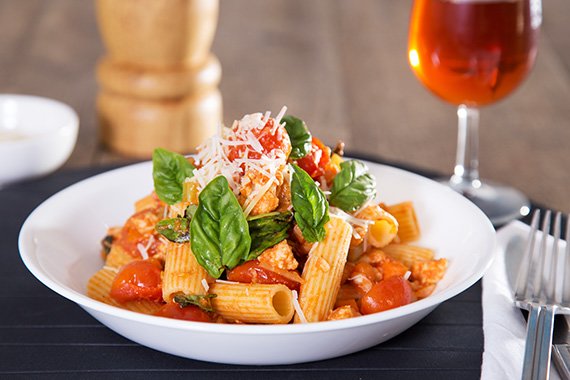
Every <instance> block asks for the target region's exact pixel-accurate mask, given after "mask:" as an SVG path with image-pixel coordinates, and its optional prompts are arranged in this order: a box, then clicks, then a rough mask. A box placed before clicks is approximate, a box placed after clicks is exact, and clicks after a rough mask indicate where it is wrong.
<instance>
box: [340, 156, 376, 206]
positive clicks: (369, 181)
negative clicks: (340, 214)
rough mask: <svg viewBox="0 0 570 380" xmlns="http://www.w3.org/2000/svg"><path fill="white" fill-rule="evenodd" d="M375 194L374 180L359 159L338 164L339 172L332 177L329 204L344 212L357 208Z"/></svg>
mask: <svg viewBox="0 0 570 380" xmlns="http://www.w3.org/2000/svg"><path fill="white" fill-rule="evenodd" d="M375 196H376V180H375V179H374V177H373V176H372V175H371V174H369V173H368V168H367V167H366V165H364V164H363V163H362V162H360V161H356V160H350V161H344V162H343V163H341V164H340V172H339V173H338V174H337V175H336V176H335V177H334V180H333V185H332V188H331V195H330V197H329V201H330V204H331V206H335V207H338V208H340V209H342V210H344V211H346V212H352V211H355V210H358V209H359V208H360V207H361V206H362V205H363V204H364V203H365V202H367V201H368V200H370V199H372V198H374V197H375Z"/></svg>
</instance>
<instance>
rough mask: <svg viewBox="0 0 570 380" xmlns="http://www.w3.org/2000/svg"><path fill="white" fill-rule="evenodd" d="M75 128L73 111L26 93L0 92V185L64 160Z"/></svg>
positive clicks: (31, 175) (48, 170)
mask: <svg viewBox="0 0 570 380" xmlns="http://www.w3.org/2000/svg"><path fill="white" fill-rule="evenodd" d="M78 129H79V118H78V117H77V114H76V113H75V111H74V110H73V109H72V108H71V107H69V106H68V105H66V104H63V103H61V102H58V101H55V100H52V99H47V98H41V97H38V96H29V95H11V94H5V95H0V187H2V186H3V185H6V184H9V183H12V182H17V181H21V180H23V179H28V178H34V177H39V176H42V175H46V174H49V173H51V172H53V171H54V170H56V169H57V168H59V167H60V166H61V165H63V164H64V163H65V161H67V159H68V158H69V156H70V155H71V152H72V151H73V147H74V146H75V142H76V141H77V132H78Z"/></svg>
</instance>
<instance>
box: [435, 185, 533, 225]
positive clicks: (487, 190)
mask: <svg viewBox="0 0 570 380" xmlns="http://www.w3.org/2000/svg"><path fill="white" fill-rule="evenodd" d="M441 182H442V183H444V184H446V185H448V186H449V187H451V188H452V189H453V190H455V191H457V192H458V193H460V194H462V195H463V196H465V197H466V198H467V199H469V200H470V201H471V202H473V203H475V204H476V205H477V206H478V207H479V208H480V209H481V210H482V211H483V212H484V213H485V215H487V217H488V218H489V219H490V220H491V223H493V225H494V226H495V227H498V226H501V225H503V224H506V223H508V222H510V221H512V220H515V219H519V218H522V217H524V216H526V215H528V214H529V212H530V201H529V200H528V198H527V197H526V196H525V195H524V194H523V193H521V192H520V191H518V190H516V189H513V188H510V187H507V186H503V185H500V184H497V183H494V182H492V181H485V182H484V183H482V182H481V181H480V180H474V181H472V182H466V181H462V180H457V179H456V178H455V177H451V179H449V178H447V179H445V180H441Z"/></svg>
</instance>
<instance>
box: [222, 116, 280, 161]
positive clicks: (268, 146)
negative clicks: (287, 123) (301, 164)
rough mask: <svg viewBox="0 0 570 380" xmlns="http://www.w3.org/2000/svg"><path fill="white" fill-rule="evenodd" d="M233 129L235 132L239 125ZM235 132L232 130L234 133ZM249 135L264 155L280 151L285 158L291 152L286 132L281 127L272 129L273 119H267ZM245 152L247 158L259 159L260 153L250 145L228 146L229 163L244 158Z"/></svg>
mask: <svg viewBox="0 0 570 380" xmlns="http://www.w3.org/2000/svg"><path fill="white" fill-rule="evenodd" d="M235 128H236V130H237V129H239V125H238V126H237V127H235ZM274 129H275V130H274ZM236 130H234V132H235V131H236ZM273 130H274V131H273ZM272 132H274V133H272ZM251 133H252V134H253V136H255V137H256V138H257V139H258V140H259V143H260V144H261V146H262V148H263V149H262V150H263V153H264V154H267V153H269V152H271V151H272V150H274V149H281V150H282V151H283V152H284V153H285V155H286V156H288V155H289V153H290V152H291V142H290V141H289V139H288V135H287V132H286V131H285V129H284V128H283V127H281V126H278V127H277V128H274V121H273V119H269V120H268V121H267V123H266V124H265V126H264V127H263V128H261V129H252V130H251ZM246 150H247V158H253V159H259V158H261V153H259V152H257V151H256V150H255V149H254V148H253V147H252V146H251V145H239V146H230V147H229V153H228V158H229V159H230V161H233V160H235V159H236V158H245V156H246Z"/></svg>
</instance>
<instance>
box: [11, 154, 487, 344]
mask: <svg viewBox="0 0 570 380" xmlns="http://www.w3.org/2000/svg"><path fill="white" fill-rule="evenodd" d="M362 161H363V162H364V163H366V164H368V163H373V164H374V165H379V166H381V167H382V168H384V169H388V170H392V171H396V172H398V174H400V175H406V176H413V177H415V180H419V181H428V182H430V183H432V184H437V185H438V186H441V187H442V191H448V195H449V196H451V197H458V198H462V199H461V201H462V202H466V203H465V205H466V207H468V208H470V209H471V211H472V212H474V213H475V215H477V217H478V218H480V219H481V223H482V228H484V229H485V230H486V234H488V235H489V236H488V238H489V243H487V244H488V245H489V249H488V251H487V252H484V253H481V256H480V260H482V261H481V264H480V265H479V268H478V270H476V271H475V272H473V273H471V274H470V275H469V276H468V277H466V278H465V279H464V280H462V281H460V282H459V283H457V284H455V285H453V286H450V287H449V288H448V289H444V290H442V291H441V292H438V293H436V294H432V295H430V296H429V297H427V298H424V299H421V300H418V301H415V302H412V303H410V304H407V305H404V306H400V307H398V308H395V309H391V310H386V311H383V312H381V313H374V314H369V315H363V316H359V317H354V318H348V319H342V320H335V321H322V322H315V323H306V324H286V325H235V324H219V323H208V322H194V321H183V320H176V319H170V318H163V317H158V316H152V315H146V314H142V313H138V312H134V311H130V310H126V309H122V308H119V307H115V306H112V305H108V304H105V303H103V302H100V301H97V300H94V299H92V298H89V297H88V296H87V295H86V294H82V293H79V292H77V291H75V290H73V289H70V288H69V287H67V286H66V285H63V284H61V283H60V282H59V281H57V280H56V279H53V278H52V277H51V276H50V275H49V274H47V273H45V272H44V271H43V270H42V268H41V267H40V266H39V265H36V263H35V262H34V254H33V252H32V250H31V249H28V247H29V246H30V244H33V239H32V236H31V234H32V231H31V227H32V223H33V220H34V218H35V215H36V214H38V213H40V212H42V207H43V206H44V204H48V203H51V202H54V201H56V200H57V199H58V198H61V197H65V196H66V194H67V193H69V192H73V191H75V190H76V189H77V188H79V187H83V186H87V185H88V184H89V183H90V182H92V181H100V180H102V179H104V177H106V176H114V175H116V174H117V173H120V172H121V171H126V170H133V169H135V168H136V167H139V166H146V165H149V164H150V163H151V162H150V161H145V162H140V163H136V164H131V165H126V166H123V167H120V168H116V169H112V170H109V171H105V172H103V173H99V174H96V175H94V176H91V177H89V178H86V179H84V180H81V181H79V182H77V183H74V184H72V185H70V186H68V187H66V188H64V189H62V190H60V191H59V192H57V193H55V194H54V195H52V196H50V197H49V198H47V199H46V200H45V201H43V202H42V203H41V204H40V205H39V206H38V207H36V208H35V209H34V210H33V211H32V212H31V213H30V215H29V216H28V217H27V218H26V220H25V221H24V223H23V224H22V227H21V229H20V233H19V237H18V248H19V252H20V257H21V259H22V261H23V262H24V264H25V266H26V267H27V269H28V270H29V271H30V272H31V273H32V274H33V275H34V276H35V277H36V278H37V279H38V280H39V281H40V282H42V283H43V284H44V285H45V286H47V287H48V288H50V289H51V290H53V291H55V292H56V293H58V294H60V295H61V296H63V297H65V298H67V299H69V300H71V301H73V302H75V303H77V304H78V305H79V306H81V307H82V308H85V309H89V310H92V311H95V312H98V313H103V314H106V315H107V316H109V317H113V318H120V319H125V320H129V321H133V322H139V323H143V324H147V325H153V326H157V327H163V328H173V329H180V330H185V331H194V332H207V333H216V334H234V335H281V334H302V333H318V332H324V331H330V330H343V329H350V328H355V327H363V326H367V325H372V324H376V323H379V322H384V321H388V320H393V319H398V318H399V317H405V316H411V315H413V314H415V313H416V312H420V311H422V310H427V309H429V308H435V307H436V306H438V305H439V304H440V303H442V302H444V301H446V300H448V299H450V298H452V297H454V296H456V295H457V294H459V293H461V292H463V291H465V290H466V289H468V288H469V287H471V286H472V285H473V284H474V283H475V282H477V281H478V280H479V279H480V278H481V277H482V276H483V274H484V273H485V272H486V271H487V269H488V268H489V267H490V266H491V264H492V262H493V260H494V258H495V249H494V248H495V246H496V234H495V229H494V227H493V225H492V224H491V222H490V221H489V219H488V218H487V217H486V216H485V215H484V214H483V212H482V211H481V210H480V209H479V208H478V207H477V206H476V205H475V204H473V203H471V202H469V201H468V200H467V199H465V198H463V197H462V196H461V195H460V194H458V193H456V192H454V191H453V190H451V189H449V188H447V187H445V186H444V185H441V184H439V183H437V182H435V181H433V180H431V179H429V178H426V177H423V176H421V175H419V174H416V173H412V172H409V171H407V170H403V169H399V168H396V167H393V166H389V165H384V164H379V163H374V162H370V161H365V160H362ZM86 281H87V280H86ZM89 310H88V311H89Z"/></svg>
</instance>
